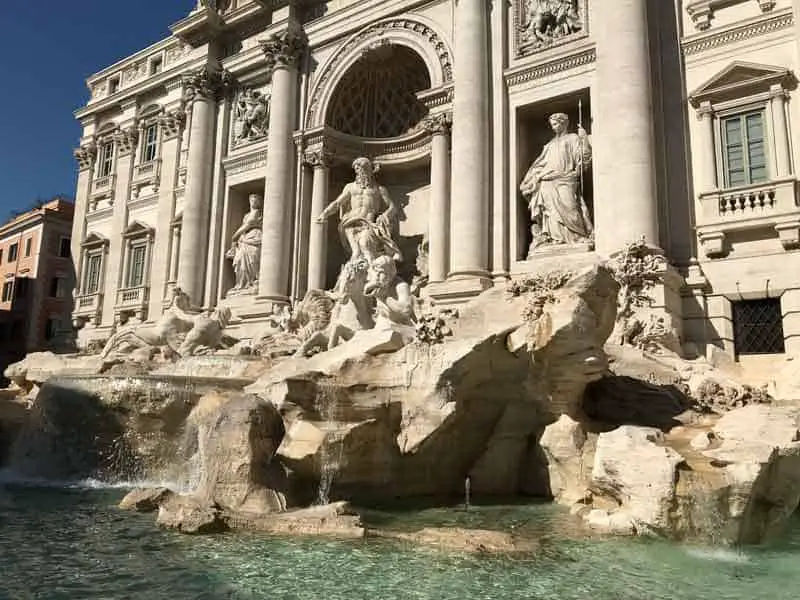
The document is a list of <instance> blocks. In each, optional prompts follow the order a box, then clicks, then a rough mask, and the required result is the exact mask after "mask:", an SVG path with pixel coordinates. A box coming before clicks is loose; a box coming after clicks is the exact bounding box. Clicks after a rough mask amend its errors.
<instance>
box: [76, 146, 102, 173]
mask: <svg viewBox="0 0 800 600" xmlns="http://www.w3.org/2000/svg"><path fill="white" fill-rule="evenodd" d="M72 154H73V156H74V157H75V159H76V160H77V161H78V165H79V166H80V169H81V170H83V169H88V168H90V167H91V166H92V165H93V164H94V159H95V158H96V157H97V146H95V145H94V144H89V145H87V146H81V147H80V148H75V150H73V151H72Z"/></svg>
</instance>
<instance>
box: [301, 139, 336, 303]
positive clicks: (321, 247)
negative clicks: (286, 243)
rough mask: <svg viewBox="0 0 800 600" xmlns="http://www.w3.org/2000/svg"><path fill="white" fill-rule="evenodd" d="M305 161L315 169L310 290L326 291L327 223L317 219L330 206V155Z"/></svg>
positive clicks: (308, 157)
mask: <svg viewBox="0 0 800 600" xmlns="http://www.w3.org/2000/svg"><path fill="white" fill-rule="evenodd" d="M305 160H306V162H307V164H308V165H309V166H311V168H312V169H313V173H314V176H313V180H312V183H311V228H310V229H309V235H308V289H309V290H323V289H325V276H326V273H327V257H328V253H327V252H326V250H327V247H326V244H327V237H328V236H327V231H328V224H327V223H318V222H317V217H318V216H319V215H321V214H322V211H323V210H325V207H326V206H327V205H328V183H329V176H330V160H331V157H330V155H329V154H328V153H327V152H325V151H323V150H320V151H317V152H310V153H308V154H306V156H305Z"/></svg>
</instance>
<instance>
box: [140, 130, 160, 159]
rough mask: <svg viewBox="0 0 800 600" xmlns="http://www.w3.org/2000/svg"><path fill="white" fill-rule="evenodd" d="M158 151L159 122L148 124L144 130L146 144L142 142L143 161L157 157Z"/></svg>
mask: <svg viewBox="0 0 800 600" xmlns="http://www.w3.org/2000/svg"><path fill="white" fill-rule="evenodd" d="M157 151H158V124H156V123H153V124H152V125H148V126H147V129H145V130H144V144H142V162H143V163H147V162H150V161H151V160H155V159H156V154H157Z"/></svg>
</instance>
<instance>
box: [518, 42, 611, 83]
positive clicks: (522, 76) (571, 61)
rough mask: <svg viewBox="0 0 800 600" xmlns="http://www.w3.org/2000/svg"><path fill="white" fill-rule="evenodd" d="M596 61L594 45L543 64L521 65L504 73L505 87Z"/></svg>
mask: <svg viewBox="0 0 800 600" xmlns="http://www.w3.org/2000/svg"><path fill="white" fill-rule="evenodd" d="M596 61H597V49H596V48H595V47H594V45H592V46H590V47H588V48H587V47H584V48H582V49H580V50H579V51H577V52H574V53H572V54H567V55H563V56H558V57H555V58H552V59H551V60H548V61H545V62H539V63H534V64H530V65H523V66H521V67H516V68H514V69H508V70H507V71H506V72H505V79H506V85H508V86H509V87H512V86H516V85H519V84H521V83H525V82H528V81H533V80H535V79H541V78H543V77H547V76H548V75H555V74H557V73H562V72H564V71H569V70H570V69H574V68H576V67H580V66H583V65H588V64H591V63H594V62H596Z"/></svg>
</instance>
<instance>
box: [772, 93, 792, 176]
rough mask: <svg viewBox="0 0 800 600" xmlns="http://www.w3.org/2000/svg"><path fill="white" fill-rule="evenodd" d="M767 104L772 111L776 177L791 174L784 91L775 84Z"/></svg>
mask: <svg viewBox="0 0 800 600" xmlns="http://www.w3.org/2000/svg"><path fill="white" fill-rule="evenodd" d="M769 98H770V100H769V102H770V108H771V109H772V128H773V133H774V135H775V162H776V164H777V167H778V172H777V173H776V175H777V176H778V177H788V176H789V175H791V174H792V161H791V154H790V148H789V129H788V125H787V123H786V90H784V89H783V86H781V85H780V84H777V83H776V84H775V85H773V86H772V87H770V90H769Z"/></svg>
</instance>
